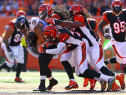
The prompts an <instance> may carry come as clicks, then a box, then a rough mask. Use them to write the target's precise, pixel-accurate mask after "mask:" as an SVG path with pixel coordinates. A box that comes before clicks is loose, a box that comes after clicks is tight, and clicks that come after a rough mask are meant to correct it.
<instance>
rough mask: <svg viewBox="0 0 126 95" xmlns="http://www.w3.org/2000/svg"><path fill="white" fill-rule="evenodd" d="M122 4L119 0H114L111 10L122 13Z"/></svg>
mask: <svg viewBox="0 0 126 95" xmlns="http://www.w3.org/2000/svg"><path fill="white" fill-rule="evenodd" d="M122 6H123V4H122V2H121V1H120V0H114V1H113V2H112V10H113V11H122Z"/></svg>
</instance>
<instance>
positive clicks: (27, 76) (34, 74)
mask: <svg viewBox="0 0 126 95" xmlns="http://www.w3.org/2000/svg"><path fill="white" fill-rule="evenodd" d="M52 71H53V73H52V74H53V77H54V78H56V79H57V80H58V84H57V85H56V86H55V87H53V89H52V91H49V92H33V91H32V90H33V89H35V88H37V87H38V85H39V82H40V76H39V72H38V71H29V72H22V73H21V78H22V79H23V80H25V82H24V83H16V82H14V78H15V75H16V73H15V72H5V71H1V72H0V95H1V94H4V95H10V94H12V95H17V94H20V95H24V94H27V95H28V94H29V95H34V94H46V95H48V94H49V95H50V94H57V95H59V94H60V95H62V94H63V95H64V94H70V95H74V94H76V95H77V94H83V95H84V94H90V95H91V94H96V93H97V94H99V95H100V94H102V93H103V94H106V92H100V84H99V83H98V82H97V83H96V87H95V90H97V91H89V89H90V85H88V86H87V87H85V88H84V87H83V78H80V77H76V75H75V80H76V81H77V83H78V85H79V88H77V89H73V90H71V91H70V90H69V91H66V90H64V87H65V86H67V85H68V84H69V79H68V77H67V74H66V73H65V72H64V70H52ZM48 83H49V81H48V79H47V80H46V86H47V85H48ZM117 83H118V81H117ZM89 84H90V83H89ZM118 84H119V83H118ZM107 93H109V94H110V93H114V95H115V94H119V95H121V94H122V95H126V90H123V91H119V92H107ZM107 95H108V94H107Z"/></svg>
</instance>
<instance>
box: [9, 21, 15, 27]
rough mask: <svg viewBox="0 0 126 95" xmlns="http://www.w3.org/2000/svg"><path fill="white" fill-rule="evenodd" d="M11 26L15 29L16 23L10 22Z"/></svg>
mask: <svg viewBox="0 0 126 95" xmlns="http://www.w3.org/2000/svg"><path fill="white" fill-rule="evenodd" d="M9 25H10V26H11V27H13V28H14V26H15V23H14V21H12V20H11V21H9Z"/></svg>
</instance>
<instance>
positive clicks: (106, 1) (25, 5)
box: [0, 0, 126, 16]
mask: <svg viewBox="0 0 126 95" xmlns="http://www.w3.org/2000/svg"><path fill="white" fill-rule="evenodd" d="M112 1H113V0H0V16H14V15H15V14H16V12H17V11H18V10H23V11H25V12H26V13H27V15H28V16H32V15H34V16H35V15H38V7H39V5H41V4H43V3H45V4H49V5H50V6H52V7H53V6H55V5H56V4H57V3H58V4H63V5H64V6H65V7H66V8H67V9H69V8H70V6H71V5H74V4H81V5H83V6H84V7H85V8H87V10H88V11H89V12H90V13H91V14H92V15H93V16H100V15H102V13H103V12H104V11H107V10H111V3H112ZM122 2H123V6H124V8H125V5H126V0H122Z"/></svg>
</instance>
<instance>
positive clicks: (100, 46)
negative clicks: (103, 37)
mask: <svg viewBox="0 0 126 95" xmlns="http://www.w3.org/2000/svg"><path fill="white" fill-rule="evenodd" d="M99 48H100V57H99V59H98V61H97V62H96V64H97V63H98V62H99V61H100V60H101V59H102V58H103V48H102V44H101V43H100V44H99Z"/></svg>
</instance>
